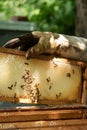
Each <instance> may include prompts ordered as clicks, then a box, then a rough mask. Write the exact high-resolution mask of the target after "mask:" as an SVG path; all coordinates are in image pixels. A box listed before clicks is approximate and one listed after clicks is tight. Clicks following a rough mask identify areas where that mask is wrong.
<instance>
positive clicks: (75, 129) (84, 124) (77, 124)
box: [0, 119, 87, 130]
mask: <svg viewBox="0 0 87 130" xmlns="http://www.w3.org/2000/svg"><path fill="white" fill-rule="evenodd" d="M2 129H5V130H6V129H26V130H28V129H29V130H83V129H84V130H87V120H82V119H79V120H78V119H76V120H51V121H31V122H12V123H0V130H2Z"/></svg>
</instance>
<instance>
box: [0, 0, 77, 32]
mask: <svg viewBox="0 0 87 130" xmlns="http://www.w3.org/2000/svg"><path fill="white" fill-rule="evenodd" d="M14 15H20V16H21V15H22V16H28V18H29V21H30V22H35V23H36V25H37V30H40V31H53V32H58V33H65V34H74V30H75V0H0V19H1V20H9V19H10V18H11V16H14Z"/></svg>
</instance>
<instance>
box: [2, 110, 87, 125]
mask: <svg viewBox="0 0 87 130" xmlns="http://www.w3.org/2000/svg"><path fill="white" fill-rule="evenodd" d="M86 117H87V110H84V109H80V110H78V109H74V110H39V111H33V110H30V111H29V110H27V111H21V110H19V111H4V112H3V111H1V112H0V122H18V121H20V122H21V121H36V120H37V121H38V120H57V119H63V120H64V119H82V118H86Z"/></svg>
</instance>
